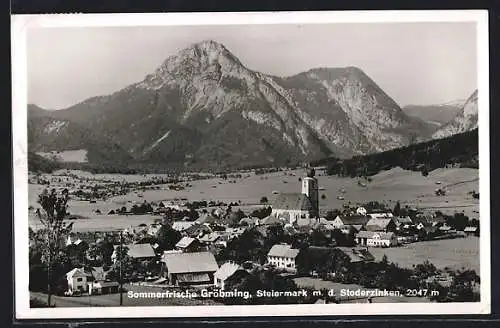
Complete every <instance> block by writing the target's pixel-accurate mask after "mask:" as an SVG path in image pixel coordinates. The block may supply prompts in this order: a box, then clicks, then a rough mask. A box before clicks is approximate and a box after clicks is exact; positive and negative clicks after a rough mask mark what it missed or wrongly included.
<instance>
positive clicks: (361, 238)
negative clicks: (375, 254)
mask: <svg viewBox="0 0 500 328" xmlns="http://www.w3.org/2000/svg"><path fill="white" fill-rule="evenodd" d="M356 243H357V244H358V245H360V246H372V247H391V246H396V245H398V239H397V237H396V235H395V234H394V233H393V232H380V231H360V232H358V233H357V234H356Z"/></svg>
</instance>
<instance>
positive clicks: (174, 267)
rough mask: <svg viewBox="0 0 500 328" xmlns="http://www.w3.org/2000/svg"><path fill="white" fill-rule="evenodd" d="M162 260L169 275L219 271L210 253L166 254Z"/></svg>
mask: <svg viewBox="0 0 500 328" xmlns="http://www.w3.org/2000/svg"><path fill="white" fill-rule="evenodd" d="M161 260H162V262H164V263H165V265H166V266H167V270H168V272H169V273H195V272H216V271H217V270H218V269H219V266H218V265H217V262H216V261H215V257H214V255H213V254H212V253H210V252H195V253H164V254H163V256H162V259H161Z"/></svg>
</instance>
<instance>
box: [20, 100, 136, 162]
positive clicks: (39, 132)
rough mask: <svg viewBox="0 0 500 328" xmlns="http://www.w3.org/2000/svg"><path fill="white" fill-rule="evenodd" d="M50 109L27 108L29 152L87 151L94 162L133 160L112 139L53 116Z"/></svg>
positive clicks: (90, 159) (89, 159)
mask: <svg viewBox="0 0 500 328" xmlns="http://www.w3.org/2000/svg"><path fill="white" fill-rule="evenodd" d="M52 113H54V112H53V111H46V110H43V109H41V108H39V107H36V106H29V108H28V149H29V151H31V152H48V151H54V150H57V151H62V150H79V149H85V150H87V158H88V161H89V162H93V163H105V162H107V163H113V162H127V161H130V160H131V159H132V157H131V156H130V155H129V154H128V152H127V151H125V150H123V149H122V148H120V146H118V145H117V144H116V143H115V142H113V141H112V140H111V139H109V138H107V137H105V136H103V135H98V134H95V133H94V132H93V131H91V130H89V129H87V128H85V127H82V126H80V125H79V124H77V123H75V122H72V121H69V120H62V119H59V118H55V117H53V116H52V115H51V114H52Z"/></svg>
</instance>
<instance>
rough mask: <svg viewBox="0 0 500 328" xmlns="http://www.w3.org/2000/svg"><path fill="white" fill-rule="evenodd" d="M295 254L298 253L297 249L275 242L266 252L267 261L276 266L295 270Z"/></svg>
mask: <svg viewBox="0 0 500 328" xmlns="http://www.w3.org/2000/svg"><path fill="white" fill-rule="evenodd" d="M297 255H299V250H298V249H295V248H292V246H290V245H288V244H276V245H274V246H273V247H272V248H271V250H270V251H269V253H268V254H267V262H268V263H269V264H271V265H274V266H275V267H277V268H281V269H286V270H289V271H295V270H296V265H295V259H296V258H297Z"/></svg>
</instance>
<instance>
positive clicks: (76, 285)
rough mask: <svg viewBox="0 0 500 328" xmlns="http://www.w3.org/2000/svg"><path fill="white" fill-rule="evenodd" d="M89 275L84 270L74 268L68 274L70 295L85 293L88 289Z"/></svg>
mask: <svg viewBox="0 0 500 328" xmlns="http://www.w3.org/2000/svg"><path fill="white" fill-rule="evenodd" d="M87 277H88V275H87V273H86V272H85V270H84V269H83V268H74V269H73V270H71V271H69V272H68V273H66V280H67V281H68V294H70V295H72V294H75V293H77V294H78V293H84V292H86V291H87V290H88V289H87V287H88V286H87Z"/></svg>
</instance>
